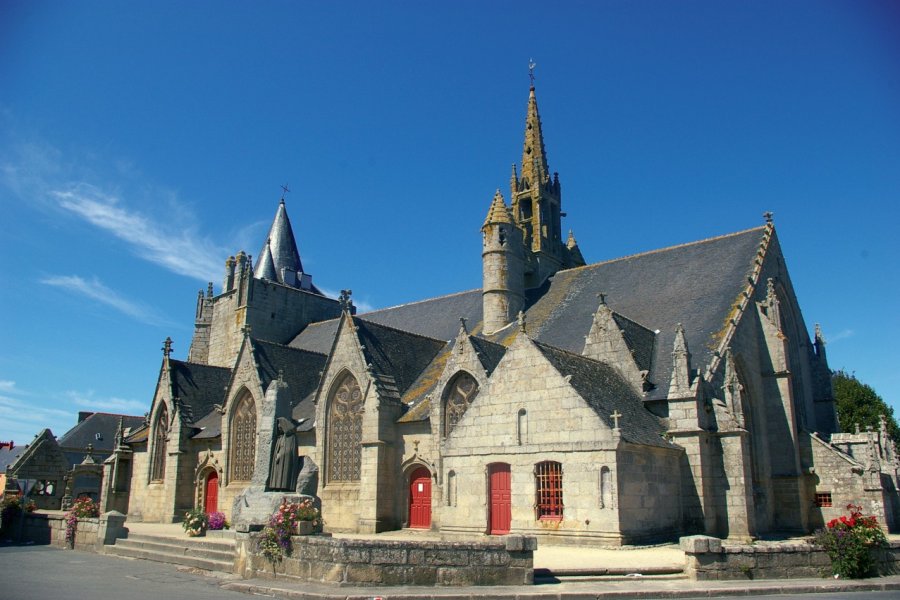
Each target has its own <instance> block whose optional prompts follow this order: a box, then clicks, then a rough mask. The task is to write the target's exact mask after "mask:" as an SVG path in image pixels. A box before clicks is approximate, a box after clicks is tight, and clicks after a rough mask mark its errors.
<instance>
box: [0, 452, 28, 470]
mask: <svg viewBox="0 0 900 600" xmlns="http://www.w3.org/2000/svg"><path fill="white" fill-rule="evenodd" d="M26 447H27V446H14V447H13V448H12V449H10V448H8V447H5V446H4V447H3V448H0V473H6V469H7V468H8V467H10V466H12V464H13V463H14V462H16V459H17V458H19V456H21V454H22V453H23V452H25V448H26Z"/></svg>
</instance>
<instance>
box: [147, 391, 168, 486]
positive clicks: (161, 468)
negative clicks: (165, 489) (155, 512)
mask: <svg viewBox="0 0 900 600" xmlns="http://www.w3.org/2000/svg"><path fill="white" fill-rule="evenodd" d="M168 437H169V411H168V409H167V408H166V406H165V405H163V406H162V408H160V409H159V413H158V414H157V416H156V428H155V431H154V435H153V458H152V460H151V462H150V480H151V481H160V480H162V478H163V477H165V475H166V440H167V438H168Z"/></svg>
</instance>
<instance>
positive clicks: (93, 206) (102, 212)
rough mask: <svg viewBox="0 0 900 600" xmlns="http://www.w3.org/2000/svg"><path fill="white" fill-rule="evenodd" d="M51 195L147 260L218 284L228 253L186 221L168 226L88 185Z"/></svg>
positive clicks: (73, 212) (60, 204) (76, 185)
mask: <svg viewBox="0 0 900 600" xmlns="http://www.w3.org/2000/svg"><path fill="white" fill-rule="evenodd" d="M50 194H51V196H52V197H54V198H56V199H57V201H58V202H59V206H60V207H62V208H63V209H65V210H67V211H69V212H71V213H72V214H74V215H76V216H78V217H80V218H82V219H84V220H85V221H87V222H88V223H90V224H91V225H94V226H95V227H99V228H100V229H103V230H104V231H106V232H108V233H110V234H112V235H113V236H115V237H117V238H119V239H120V240H122V241H124V242H126V243H127V244H128V245H129V246H130V247H131V249H132V250H133V251H134V252H135V253H136V254H137V255H138V256H140V257H141V258H144V259H145V260H148V261H150V262H152V263H155V264H157V265H160V266H162V267H164V268H166V269H168V270H170V271H172V272H174V273H178V274H179V275H185V276H187V277H192V278H194V279H199V280H201V281H204V282H206V281H213V280H215V278H216V277H217V276H218V274H219V271H220V265H219V262H220V260H219V259H220V258H221V257H222V256H223V255H225V252H224V250H222V249H221V248H219V247H218V246H216V245H215V244H213V243H212V242H211V241H210V240H208V239H207V238H204V237H202V236H201V235H199V234H198V233H197V231H196V229H195V228H193V227H190V226H185V225H184V223H185V220H184V219H183V218H179V219H173V220H172V222H170V223H166V224H165V226H164V225H163V224H162V223H160V222H158V221H156V220H154V219H152V218H150V217H148V216H146V215H144V214H141V213H139V212H138V211H135V210H133V209H130V208H127V207H125V206H123V205H122V203H121V202H120V201H119V198H117V197H116V196H113V195H111V194H107V193H105V192H103V191H102V190H100V189H99V188H97V187H96V186H93V185H90V184H87V183H78V184H72V185H70V186H68V187H67V188H66V189H54V190H52V191H51V192H50ZM181 208H182V210H183V207H181ZM182 216H183V215H182Z"/></svg>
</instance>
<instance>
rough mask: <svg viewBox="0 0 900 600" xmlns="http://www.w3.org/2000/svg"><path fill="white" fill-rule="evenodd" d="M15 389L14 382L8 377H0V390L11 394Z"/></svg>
mask: <svg viewBox="0 0 900 600" xmlns="http://www.w3.org/2000/svg"><path fill="white" fill-rule="evenodd" d="M15 391H16V382H15V381H10V380H9V379H0V392H3V393H6V394H11V393H13V392H15Z"/></svg>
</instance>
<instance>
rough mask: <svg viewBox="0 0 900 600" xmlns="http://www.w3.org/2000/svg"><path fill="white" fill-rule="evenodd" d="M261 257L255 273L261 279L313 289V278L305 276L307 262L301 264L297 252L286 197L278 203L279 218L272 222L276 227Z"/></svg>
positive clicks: (270, 232) (276, 215)
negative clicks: (304, 264) (311, 287)
mask: <svg viewBox="0 0 900 600" xmlns="http://www.w3.org/2000/svg"><path fill="white" fill-rule="evenodd" d="M259 257H260V259H259V261H258V262H257V264H256V269H255V270H254V273H253V276H254V277H256V278H257V279H268V280H270V281H276V282H278V283H281V284H283V285H289V286H291V287H300V288H303V289H307V288H309V287H310V286H311V282H310V281H309V276H308V275H306V276H305V277H304V273H303V263H301V262H300V252H299V251H298V250H297V242H296V240H295V239H294V231H293V229H292V228H291V220H290V219H289V218H288V214H287V209H286V208H285V206H284V198H282V199H281V202H279V204H278V210H277V211H276V212H275V219H274V220H273V221H272V227H271V229H269V235H268V237H267V238H266V243H265V244H264V245H263V247H262V250H260V252H259ZM273 275H274V277H273ZM304 282H305V286H304Z"/></svg>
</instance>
